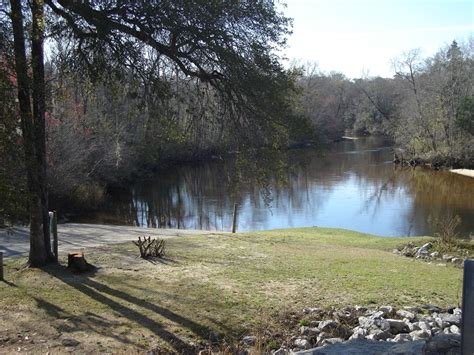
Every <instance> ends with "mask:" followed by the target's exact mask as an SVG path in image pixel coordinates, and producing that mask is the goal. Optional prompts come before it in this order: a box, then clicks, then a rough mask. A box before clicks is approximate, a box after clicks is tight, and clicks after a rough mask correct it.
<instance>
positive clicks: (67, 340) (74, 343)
mask: <svg viewBox="0 0 474 355" xmlns="http://www.w3.org/2000/svg"><path fill="white" fill-rule="evenodd" d="M61 344H63V346H78V345H79V344H80V342H79V341H77V340H76V339H71V338H64V339H63V340H61Z"/></svg>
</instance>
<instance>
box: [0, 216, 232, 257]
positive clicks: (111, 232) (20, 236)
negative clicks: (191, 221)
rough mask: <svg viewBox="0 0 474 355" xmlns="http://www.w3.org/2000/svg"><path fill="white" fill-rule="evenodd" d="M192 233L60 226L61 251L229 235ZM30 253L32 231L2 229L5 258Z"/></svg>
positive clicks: (0, 242) (0, 249) (1, 246)
mask: <svg viewBox="0 0 474 355" xmlns="http://www.w3.org/2000/svg"><path fill="white" fill-rule="evenodd" d="M227 233H228V232H215V231H212V232H211V231H203V230H189V229H152V228H142V227H132V226H113V225H102V224H82V223H66V224H59V225H58V239H59V244H58V245H59V251H62V252H69V251H75V250H81V249H83V248H91V247H98V246H103V245H107V244H114V243H115V244H116V243H124V242H128V241H132V240H137V239H138V237H140V236H151V237H152V238H156V237H160V238H173V237H179V236H189V235H212V234H227ZM29 249H30V241H29V228H28V227H13V228H1V229H0V252H3V253H4V256H5V257H10V256H18V255H26V254H28V251H29Z"/></svg>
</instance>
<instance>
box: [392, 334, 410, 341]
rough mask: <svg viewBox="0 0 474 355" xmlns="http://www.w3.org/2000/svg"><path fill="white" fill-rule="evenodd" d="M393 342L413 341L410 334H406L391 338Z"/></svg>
mask: <svg viewBox="0 0 474 355" xmlns="http://www.w3.org/2000/svg"><path fill="white" fill-rule="evenodd" d="M393 340H394V341H396V342H399V341H412V340H413V339H412V338H411V335H410V334H406V333H400V334H397V335H396V336H395V338H393Z"/></svg>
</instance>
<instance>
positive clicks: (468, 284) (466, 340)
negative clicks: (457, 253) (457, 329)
mask: <svg viewBox="0 0 474 355" xmlns="http://www.w3.org/2000/svg"><path fill="white" fill-rule="evenodd" d="M473 334H474V260H465V261H464V281H463V296H462V324H461V353H462V354H474V338H473V337H472V335H473Z"/></svg>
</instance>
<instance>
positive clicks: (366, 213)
mask: <svg viewBox="0 0 474 355" xmlns="http://www.w3.org/2000/svg"><path fill="white" fill-rule="evenodd" d="M392 157H393V147H392V146H391V145H390V143H387V142H386V141H384V140H382V139H376V138H364V139H359V140H352V141H343V142H340V143H335V144H334V145H333V146H332V148H331V149H330V150H328V151H325V152H318V151H315V150H310V149H304V150H293V151H290V152H289V161H290V162H291V164H290V168H289V170H288V174H287V180H288V181H287V183H286V184H281V183H277V179H276V178H275V179H274V180H275V181H273V182H272V183H271V184H270V187H271V196H270V203H268V201H267V200H266V199H265V198H264V196H263V194H262V193H261V189H259V187H258V184H256V183H248V184H241V186H239V187H238V188H237V189H234V191H233V192H232V191H231V189H230V185H229V177H230V176H231V175H232V174H233V164H230V163H229V162H224V161H211V162H207V163H200V164H197V165H190V166H181V167H176V168H173V169H170V170H168V171H166V172H163V173H160V174H158V175H156V176H154V177H153V178H151V179H148V180H146V181H140V182H137V183H136V184H135V185H133V186H131V187H130V188H129V189H128V190H122V191H120V192H114V193H112V194H111V195H110V196H109V197H108V199H107V202H106V204H105V206H104V208H103V209H102V210H101V211H99V212H97V213H91V214H87V215H81V216H76V217H74V218H73V220H74V221H78V222H89V223H112V224H130V225H139V226H145V227H154V228H188V229H206V230H229V229H230V227H231V224H232V210H233V206H234V203H237V204H238V227H237V229H238V231H254V230H265V229H275V228H289V227H310V226H319V227H337V228H346V229H352V230H356V231H360V232H367V233H372V234H377V235H382V236H409V235H432V233H433V232H434V231H433V227H432V226H433V221H435V220H436V219H437V218H440V217H441V216H445V215H459V216H460V217H461V218H462V225H461V226H460V229H459V231H460V233H461V234H462V235H464V236H468V235H469V234H471V233H474V179H472V178H469V177H464V176H460V175H456V174H452V173H449V172H446V171H432V170H429V169H425V168H420V167H418V168H416V169H412V168H400V167H397V166H394V165H393V164H392ZM266 202H267V203H266Z"/></svg>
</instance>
